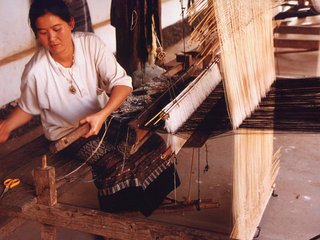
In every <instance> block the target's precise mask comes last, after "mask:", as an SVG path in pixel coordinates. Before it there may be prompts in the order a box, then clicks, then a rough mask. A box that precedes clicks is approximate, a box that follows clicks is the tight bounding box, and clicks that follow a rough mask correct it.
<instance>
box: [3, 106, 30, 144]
mask: <svg viewBox="0 0 320 240" xmlns="http://www.w3.org/2000/svg"><path fill="white" fill-rule="evenodd" d="M31 119H32V115H31V114H30V113H26V112H24V111H23V110H22V109H21V108H20V107H19V106H18V107H16V108H15V109H14V110H13V112H12V113H11V114H10V115H9V117H8V118H7V119H5V120H0V143H3V142H5V141H7V139H8V138H9V136H10V133H11V132H12V131H13V130H14V129H16V128H18V127H20V126H22V125H24V124H26V123H27V122H29V121H30V120H31Z"/></svg>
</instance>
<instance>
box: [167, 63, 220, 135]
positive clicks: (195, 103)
mask: <svg viewBox="0 0 320 240" xmlns="http://www.w3.org/2000/svg"><path fill="white" fill-rule="evenodd" d="M220 81H221V75H220V71H219V68H218V66H217V64H216V63H214V64H212V65H211V66H210V67H209V68H208V69H205V70H204V71H203V73H202V74H200V75H199V76H197V78H196V79H194V80H193V81H192V82H191V83H189V85H188V86H187V87H186V88H185V89H184V90H183V91H182V92H181V93H180V94H179V95H178V96H177V97H176V98H175V99H174V100H173V101H171V102H170V103H169V104H168V105H166V106H165V107H164V108H163V109H162V111H163V112H165V113H167V114H168V118H167V119H166V121H165V129H166V130H167V132H168V133H175V132H176V131H177V130H178V128H179V127H181V126H182V124H183V123H184V122H185V121H187V119H188V118H189V117H190V116H191V114H192V113H193V112H194V111H195V110H196V109H197V108H198V107H199V105H200V104H201V103H202V102H203V101H204V100H205V99H206V98H207V97H208V96H209V94H210V93H211V92H212V91H213V90H214V89H215V87H216V86H217V85H218V83H219V82H220Z"/></svg>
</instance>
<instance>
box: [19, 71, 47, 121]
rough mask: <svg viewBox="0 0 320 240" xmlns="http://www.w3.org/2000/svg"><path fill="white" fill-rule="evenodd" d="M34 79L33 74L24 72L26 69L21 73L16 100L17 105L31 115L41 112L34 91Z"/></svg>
mask: <svg viewBox="0 0 320 240" xmlns="http://www.w3.org/2000/svg"><path fill="white" fill-rule="evenodd" d="M36 89H37V87H36V81H35V78H34V76H32V75H31V76H30V75H29V74H26V70H25V71H24V72H23V74H22V79H21V87H20V90H21V96H20V99H19V100H18V105H19V107H20V108H21V109H22V110H23V111H25V112H27V113H30V114H32V115H38V114H40V112H41V108H40V106H39V101H38V97H37V93H36Z"/></svg>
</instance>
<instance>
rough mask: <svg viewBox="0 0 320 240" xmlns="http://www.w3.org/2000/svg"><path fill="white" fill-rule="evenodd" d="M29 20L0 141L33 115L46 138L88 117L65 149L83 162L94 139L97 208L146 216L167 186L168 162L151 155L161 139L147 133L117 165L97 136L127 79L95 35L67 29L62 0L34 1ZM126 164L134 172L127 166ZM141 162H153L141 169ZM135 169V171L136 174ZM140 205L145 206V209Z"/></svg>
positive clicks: (70, 24)
mask: <svg viewBox="0 0 320 240" xmlns="http://www.w3.org/2000/svg"><path fill="white" fill-rule="evenodd" d="M29 21H30V25H31V28H32V30H33V32H34V34H35V36H36V38H37V39H38V41H39V42H40V44H41V47H40V48H39V49H38V51H37V52H36V53H35V54H34V56H33V57H32V58H31V60H30V61H29V62H28V63H27V65H26V66H25V69H24V72H23V74H22V79H21V96H20V98H19V101H18V106H17V107H16V109H15V110H14V111H13V112H12V113H11V114H10V115H9V117H8V118H7V119H5V120H2V121H1V120H0V143H2V142H5V141H6V140H7V139H8V138H9V136H10V133H11V132H12V131H13V130H14V129H16V128H18V127H20V126H22V125H24V124H26V123H27V122H28V121H30V120H31V119H32V116H33V115H40V116H41V122H42V125H43V130H44V134H45V136H46V138H47V139H48V140H50V141H55V140H57V139H59V138H61V137H62V136H65V135H66V134H68V133H69V132H71V131H73V130H74V129H76V128H77V127H78V126H79V124H84V123H88V124H89V125H90V130H89V132H88V133H87V134H86V135H84V136H83V137H84V138H82V139H80V140H79V141H77V142H76V143H74V144H73V145H71V146H70V147H69V148H68V149H66V152H67V153H69V154H70V153H71V154H73V156H74V157H77V158H79V159H81V160H82V161H86V160H87V158H88V156H90V155H91V154H92V152H93V151H95V150H96V147H97V146H98V143H99V144H101V145H99V147H100V149H99V151H97V154H95V155H93V157H92V159H91V160H90V162H89V164H90V165H91V167H92V173H93V177H94V179H95V185H96V186H97V188H98V193H99V202H100V206H101V208H102V209H104V210H106V211H112V212H114V211H125V210H126V211H127V210H140V211H142V212H143V213H144V214H145V215H149V214H151V212H152V211H153V210H154V208H156V207H157V206H158V205H159V204H160V203H161V201H162V199H163V198H164V197H165V196H166V195H167V194H168V193H169V192H170V191H171V190H172V187H173V180H172V178H173V174H172V173H173V171H174V170H173V167H172V164H170V161H167V162H166V161H162V160H161V159H159V158H160V157H158V156H160V153H161V151H163V150H164V148H165V145H164V143H163V141H162V140H161V138H159V137H158V136H156V135H155V136H153V137H151V138H150V139H149V141H147V142H146V143H145V145H146V147H142V148H141V151H140V153H139V154H137V155H134V156H132V157H130V158H129V159H127V161H126V163H129V164H124V163H123V157H122V154H121V152H120V151H119V150H118V149H117V148H116V147H115V146H114V145H112V144H110V143H109V141H108V138H107V137H106V138H104V139H101V138H102V136H103V133H104V132H105V128H104V125H105V122H106V121H107V119H108V117H109V116H110V115H111V114H112V112H113V111H115V110H116V109H117V108H119V107H120V106H121V104H122V103H123V102H124V101H125V99H126V98H127V96H128V95H129V94H130V93H131V91H132V85H131V78H130V77H129V76H128V75H127V74H126V72H125V70H124V69H123V68H122V67H121V66H120V65H119V63H118V62H117V61H116V60H115V57H114V56H113V54H112V52H110V50H108V48H107V47H106V45H105V44H104V43H103V42H102V40H100V39H99V38H98V37H97V36H96V35H94V34H93V33H83V32H75V33H72V30H73V28H74V24H75V23H74V18H73V17H72V16H71V15H70V12H69V9H68V7H67V5H66V4H65V3H64V2H63V1H62V0H35V1H34V2H33V3H32V4H31V7H30V11H29ZM98 86H102V87H103V89H100V87H98ZM102 87H101V88H102ZM104 91H105V92H106V93H107V95H108V96H109V97H107V95H106V94H105V92H104ZM101 93H102V94H101ZM122 139H124V137H122ZM154 146H157V147H154ZM150 148H151V149H152V148H154V149H152V152H151V153H150V152H147V149H150ZM148 153H150V154H149V155H150V159H148V158H145V159H144V162H139V161H140V160H139V156H142V155H146V156H147V154H148ZM152 154H153V155H154V154H157V157H154V156H152ZM146 161H152V163H151V162H146ZM137 162H139V163H138V164H137ZM132 164H133V165H134V166H135V168H134V170H133V169H132V168H130V167H128V166H132ZM148 165H150V166H153V167H151V168H149V170H148V171H144V169H143V167H145V166H148ZM140 168H141V169H140ZM150 170H152V171H154V170H155V171H156V172H157V173H158V174H156V175H155V174H154V172H152V171H150ZM159 170H161V171H159ZM138 175H139V176H140V175H142V176H143V177H142V180H141V179H138ZM151 175H152V178H151V177H150V176H151ZM168 178H169V179H168ZM162 180H164V182H165V184H164V187H161V188H162V190H161V189H158V187H159V186H160V185H159V184H160V183H161V181H162ZM142 181H144V182H142ZM161 184H162V183H161ZM161 186H162V185H161ZM155 193H156V195H155ZM146 203H150V204H149V205H148V204H147V205H148V206H147V207H146Z"/></svg>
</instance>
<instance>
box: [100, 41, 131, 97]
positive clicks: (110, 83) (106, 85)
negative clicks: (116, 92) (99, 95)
mask: <svg viewBox="0 0 320 240" xmlns="http://www.w3.org/2000/svg"><path fill="white" fill-rule="evenodd" d="M95 61H96V68H97V71H98V74H99V86H100V87H101V88H102V89H104V90H105V91H106V92H107V93H110V92H111V89H112V88H113V87H114V86H118V85H123V86H128V87H130V88H132V79H131V77H130V76H128V75H127V73H126V71H125V70H124V69H123V68H122V67H121V65H120V64H119V63H118V62H117V60H116V58H115V56H114V55H113V53H112V52H111V51H110V49H109V48H108V47H107V46H106V45H105V44H104V43H103V42H102V40H100V39H99V38H97V39H96V51H95Z"/></svg>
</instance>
